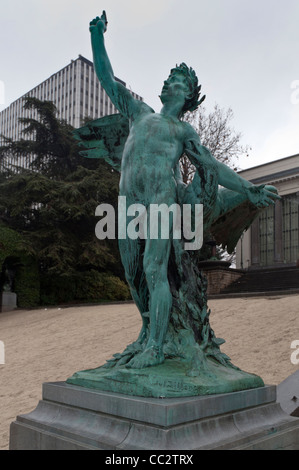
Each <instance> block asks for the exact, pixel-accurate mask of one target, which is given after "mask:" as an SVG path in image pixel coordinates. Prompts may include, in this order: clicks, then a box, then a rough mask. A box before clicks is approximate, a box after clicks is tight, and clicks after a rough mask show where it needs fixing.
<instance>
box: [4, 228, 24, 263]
mask: <svg viewBox="0 0 299 470" xmlns="http://www.w3.org/2000/svg"><path fill="white" fill-rule="evenodd" d="M21 247H22V239H21V236H20V235H19V234H18V233H17V232H16V231H15V230H12V229H10V228H8V227H5V226H2V225H0V272H1V269H2V265H3V263H4V261H5V259H6V258H7V257H8V256H12V255H14V254H16V253H17V252H18V251H19V250H20V249H21Z"/></svg>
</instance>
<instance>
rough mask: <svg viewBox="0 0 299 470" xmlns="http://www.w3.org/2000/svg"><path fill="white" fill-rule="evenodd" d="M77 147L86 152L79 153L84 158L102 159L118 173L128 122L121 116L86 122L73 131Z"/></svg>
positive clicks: (127, 131) (113, 115)
mask: <svg viewBox="0 0 299 470" xmlns="http://www.w3.org/2000/svg"><path fill="white" fill-rule="evenodd" d="M73 133H74V137H75V139H77V140H78V141H79V145H81V146H82V147H85V148H86V149H87V150H83V151H81V152H80V155H82V156H83V157H86V158H103V159H104V160H105V161H106V162H107V163H109V164H110V165H111V166H112V167H113V168H114V169H115V170H117V171H120V168H121V158H122V153H123V148H124V145H125V142H126V140H127V137H128V135H129V120H128V119H127V118H126V117H124V116H122V115H121V114H111V115H110V116H105V117H103V118H100V119H96V120H94V121H90V122H88V123H87V124H86V125H85V126H83V127H80V128H79V129H75V130H74V132H73Z"/></svg>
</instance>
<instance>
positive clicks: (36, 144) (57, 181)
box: [0, 98, 127, 306]
mask: <svg viewBox="0 0 299 470" xmlns="http://www.w3.org/2000/svg"><path fill="white" fill-rule="evenodd" d="M25 107H27V108H28V109H29V108H30V109H33V108H34V109H36V110H37V113H38V119H37V120H35V119H31V118H26V119H22V122H23V123H24V124H25V125H26V127H25V130H24V134H25V135H26V137H29V139H26V140H25V139H21V140H19V141H15V142H13V141H12V140H11V139H6V145H5V146H3V147H2V148H0V157H1V156H2V161H9V163H10V164H13V163H15V164H16V167H15V168H17V170H18V171H14V172H12V171H9V170H8V169H7V168H6V169H5V168H4V167H3V166H2V171H1V173H0V223H2V224H3V225H5V226H7V227H9V230H11V231H12V233H17V234H19V236H20V237H21V239H22V243H23V245H22V246H23V248H24V249H25V252H26V253H27V254H28V256H31V257H32V258H33V259H37V260H38V270H39V274H40V280H41V300H42V302H43V303H51V304H52V303H56V302H62V301H63V302H68V301H69V302H70V301H73V300H82V301H83V300H84V301H85V300H88V299H90V301H93V300H92V299H94V300H96V299H104V297H103V295H105V296H106V297H105V298H106V299H111V300H112V299H113V298H117V297H118V295H120V296H121V297H122V298H124V297H126V295H127V293H126V289H124V288H123V282H122V281H121V280H120V279H119V280H118V279H116V278H122V279H123V276H124V274H123V270H122V266H121V262H120V256H119V251H118V246H117V241H116V240H103V241H100V240H98V239H97V238H96V236H95V226H96V223H97V222H98V218H97V217H95V209H96V207H97V206H98V205H99V204H101V203H110V204H113V205H114V206H115V207H116V204H117V195H118V184H119V176H118V174H117V173H116V172H114V171H113V170H111V168H110V166H109V165H108V164H107V163H105V162H104V161H101V160H99V159H95V160H90V159H86V158H83V157H81V156H80V155H79V151H80V150H81V149H80V148H79V146H78V145H77V142H76V141H75V139H74V137H73V128H72V127H71V126H69V125H68V124H66V123H65V122H64V121H61V120H59V119H58V118H57V117H56V108H55V106H54V105H53V103H51V102H48V101H45V102H41V101H39V100H37V99H36V98H27V99H26V101H25ZM19 155H22V156H24V155H25V156H27V157H28V162H29V161H31V163H30V165H29V163H28V165H29V166H28V168H27V169H24V168H18V166H17V162H18V160H17V158H18V156H19ZM3 168H4V169H3ZM1 243H2V244H4V238H3V240H2V235H1V232H0V262H1V246H2V245H1ZM5 243H6V242H5ZM3 253H4V252H3ZM7 253H8V254H10V251H9V250H8V251H7V250H6V251H5V254H3V256H2V257H4V258H3V260H4V259H5V257H6V256H7ZM24 269H25V268H24ZM32 272H33V271H32ZM107 272H110V273H112V277H110V276H108V275H107V274H105V273H107ZM87 273H92V274H90V278H88V275H87ZM95 273H98V274H99V276H98V277H97V276H96V274H95ZM18 275H19V276H20V278H18V279H17V280H16V282H18V286H19V288H20V292H22V293H21V294H20V295H21V302H22V305H25V304H26V305H28V306H29V304H30V302H32V305H35V304H36V298H37V294H36V292H33V291H32V298H31V300H26V299H29V298H30V296H29V290H30V288H29V287H28V289H27V287H26V286H25V284H24V282H25V281H24V279H23V278H22V270H21V271H20V272H19V274H18ZM84 276H85V277H86V276H87V280H86V281H84V282H83V278H84ZM113 276H114V277H113ZM33 279H34V275H33V274H32V280H33ZM103 279H104V280H103ZM36 282H37V286H39V281H38V280H37V278H36ZM88 282H91V283H92V286H90V289H91V290H90V292H89V293H88V294H86V293H84V289H85V291H86V289H87V283H88ZM96 282H98V283H100V284H99V286H98V288H96ZM32 283H33V281H32ZM32 283H31V281H30V280H29V279H28V286H29V285H31V286H32ZM103 283H104V284H105V286H104V284H103ZM117 283H120V284H119V286H118V287H117ZM83 285H84V286H85V287H84V288H83V287H82V286H83ZM32 288H33V286H32ZM78 292H80V294H78ZM99 292H102V293H103V294H99ZM22 299H24V300H22ZM88 301H89V300H88Z"/></svg>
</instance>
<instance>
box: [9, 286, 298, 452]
mask: <svg viewBox="0 0 299 470" xmlns="http://www.w3.org/2000/svg"><path fill="white" fill-rule="evenodd" d="M209 308H210V309H211V312H212V313H211V316H210V319H211V326H212V328H213V330H214V331H215V334H216V336H217V337H221V338H224V339H225V340H226V343H225V344H224V345H223V346H222V347H221V349H222V351H223V352H225V353H226V354H227V355H228V356H229V357H230V358H231V360H232V362H233V363H234V364H235V365H237V366H238V367H240V368H241V369H243V370H246V371H248V372H252V373H255V374H258V375H260V376H261V377H262V378H263V379H264V381H265V383H266V384H274V385H277V384H279V383H280V382H281V381H282V380H284V379H285V378H286V377H288V376H289V375H290V374H292V373H293V372H295V371H296V370H297V369H298V367H299V366H298V365H294V364H292V362H291V353H292V349H291V343H292V341H294V340H299V296H298V295H290V296H285V297H284V296H282V297H279V296H277V297H265V298H260V297H255V298H242V299H217V300H210V301H209ZM140 325H141V323H140V319H139V314H138V312H137V309H136V307H135V305H134V304H120V305H102V306H92V307H89V306H88V307H70V308H64V309H59V308H49V309H41V310H17V311H14V312H8V313H2V314H0V341H3V343H4V346H5V364H4V365H0V378H1V379H0V380H1V381H0V449H2V450H5V449H8V444H9V426H10V423H11V422H12V421H13V420H14V419H15V418H16V416H17V415H18V414H25V413H28V412H30V411H31V410H33V409H34V408H35V407H36V405H37V403H38V401H39V400H40V398H41V387H42V383H44V382H55V381H61V380H62V381H63V380H65V379H66V378H67V377H69V376H70V375H72V374H73V373H74V372H75V371H77V370H82V369H89V368H94V367H98V366H99V365H101V364H103V363H104V362H105V360H106V359H109V358H110V357H111V356H112V354H114V353H115V352H121V351H122V350H123V349H124V348H125V347H126V346H127V345H128V344H129V343H130V342H132V341H134V340H135V339H136V337H137V335H138V333H139V330H140Z"/></svg>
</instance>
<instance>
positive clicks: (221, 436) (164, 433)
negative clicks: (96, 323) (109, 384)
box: [10, 382, 299, 451]
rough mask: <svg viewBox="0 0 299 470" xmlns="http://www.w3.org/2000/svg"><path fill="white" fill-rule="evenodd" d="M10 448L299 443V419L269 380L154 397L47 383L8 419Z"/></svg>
mask: <svg viewBox="0 0 299 470" xmlns="http://www.w3.org/2000/svg"><path fill="white" fill-rule="evenodd" d="M10 449H11V450H92V449H94V450H136V451H138V450H176V451H177V450H196V449H201V450H204V449H206V450H208V449H235V450H237V449H247V450H273V449H299V419H298V418H294V417H291V416H289V415H287V414H286V413H284V412H283V411H282V409H281V407H280V405H279V404H278V403H277V402H276V387H275V386H264V387H260V388H256V389H250V390H244V391H240V392H233V393H227V394H220V395H209V396H198V397H189V398H186V397H184V398H165V399H159V398H142V397H133V396H126V395H121V394H117V393H110V392H101V391H99V390H89V389H86V388H83V387H80V386H75V385H69V384H67V383H65V382H57V383H46V384H44V385H43V397H42V400H41V401H40V402H39V404H38V406H37V408H36V409H35V410H33V411H32V412H31V413H29V414H27V415H21V416H18V417H17V419H16V421H14V422H13V423H12V424H11V430H10Z"/></svg>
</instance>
